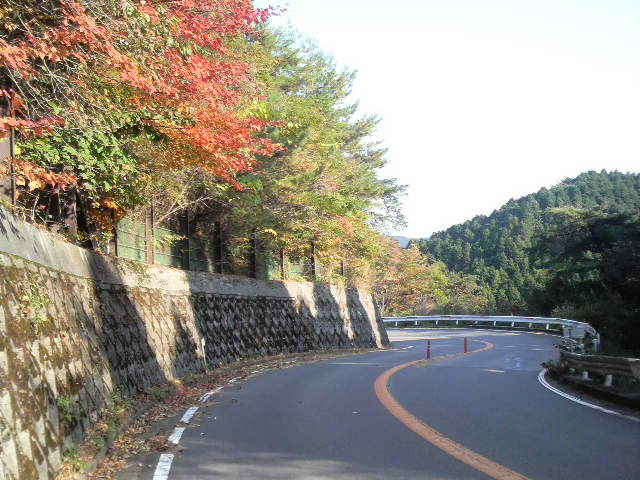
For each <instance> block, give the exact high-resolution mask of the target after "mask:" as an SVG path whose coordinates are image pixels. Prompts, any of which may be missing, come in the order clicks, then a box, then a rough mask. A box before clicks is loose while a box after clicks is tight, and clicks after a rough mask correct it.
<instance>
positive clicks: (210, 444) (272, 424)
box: [169, 329, 640, 480]
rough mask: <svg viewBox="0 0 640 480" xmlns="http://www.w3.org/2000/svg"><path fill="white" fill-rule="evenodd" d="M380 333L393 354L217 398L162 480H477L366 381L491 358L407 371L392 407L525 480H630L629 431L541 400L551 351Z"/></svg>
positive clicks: (283, 374) (264, 378)
mask: <svg viewBox="0 0 640 480" xmlns="http://www.w3.org/2000/svg"><path fill="white" fill-rule="evenodd" d="M397 332H398V333H393V332H392V337H393V338H396V339H397V340H396V342H395V345H396V347H397V349H396V350H394V351H382V352H375V353H369V354H364V355H357V356H351V357H342V358H339V359H335V360H328V361H323V362H319V363H315V364H307V365H303V366H299V367H295V368H290V369H285V370H275V371H271V372H268V373H265V374H263V375H260V376H257V377H254V378H251V379H249V380H246V381H245V382H242V383H240V384H236V385H233V386H230V387H227V388H225V389H223V390H222V391H220V392H219V393H217V394H216V395H215V396H214V400H215V402H216V403H215V404H214V405H213V406H211V407H209V408H206V409H201V410H200V411H201V413H200V414H199V416H197V417H196V418H195V419H194V422H193V426H191V427H189V428H187V429H186V431H185V432H184V434H183V436H182V439H181V440H180V445H181V446H182V447H183V450H182V451H181V452H179V453H177V454H176V455H175V458H174V460H173V464H172V466H171V471H170V474H169V479H171V480H173V479H176V480H177V479H184V480H186V479H200V478H203V479H205V478H211V479H213V478H215V479H274V480H275V479H278V480H281V479H332V480H343V479H344V480H346V479H443V480H444V479H447V480H452V479H486V478H488V477H487V476H486V475H484V474H482V473H480V472H478V471H476V470H474V469H473V468H471V467H469V466H467V465H465V464H464V463H462V462H460V461H458V460H456V459H454V458H453V457H451V456H449V455H448V454H446V453H444V452H443V451H441V450H439V449H437V448H436V447H434V446H432V445H431V444H430V443H427V442H426V441H425V440H423V439H422V438H420V437H419V436H418V435H416V434H415V433H413V432H412V431H410V430H409V429H407V427H405V426H404V425H403V424H402V423H400V422H399V421H398V420H396V419H395V418H394V417H393V416H391V415H390V414H389V412H388V411H387V410H386V409H385V408H384V407H383V406H382V404H381V403H380V402H379V401H378V399H377V398H376V396H375V395H374V391H373V383H374V381H375V379H376V378H377V377H378V376H379V375H380V374H381V373H382V372H384V371H386V370H388V369H390V368H391V367H394V366H396V365H398V364H401V363H405V362H409V361H411V360H417V359H419V358H424V354H425V349H424V347H425V341H424V340H421V339H418V338H419V337H424V336H425V335H428V336H430V337H443V338H441V339H439V340H434V341H432V355H433V356H437V355H444V354H450V353H457V352H460V351H461V350H462V336H464V335H467V336H468V337H469V340H470V342H469V346H470V348H471V349H473V348H477V347H478V346H480V344H479V343H477V342H474V339H478V340H484V341H487V342H491V343H492V344H493V345H494V347H493V348H492V349H491V350H488V351H485V352H481V353H476V354H471V355H466V356H460V357H455V358H449V359H444V360H439V361H436V362H431V363H430V364H429V365H428V366H426V367H423V368H418V367H409V368H405V369H403V370H401V371H399V372H398V373H396V374H395V375H394V376H393V377H392V378H391V381H390V383H389V390H390V391H391V393H392V394H393V396H394V397H395V399H396V400H397V401H398V402H400V404H402V406H403V407H404V408H406V409H407V410H409V411H410V412H411V413H412V414H413V415H414V416H416V417H418V418H419V419H420V420H422V421H423V422H424V423H426V424H428V425H429V426H431V427H433V428H435V429H436V430H438V431H440V432H441V433H442V434H444V435H446V436H447V437H449V438H450V439H452V440H454V441H456V442H458V443H459V444H461V445H463V446H464V447H466V448H468V449H470V450H473V451H475V452H476V453H478V454H480V455H483V456H485V457H487V458H489V459H491V460H493V461H494V462H497V463H499V464H501V465H503V466H504V467H507V468H509V469H511V470H514V471H515V472H517V473H519V474H522V475H524V476H526V477H528V478H531V479H540V480H555V479H558V480H569V479H581V480H582V479H584V480H587V479H594V480H605V479H625V480H638V479H640V423H634V422H632V421H630V420H627V419H624V418H619V417H615V416H611V415H607V414H605V413H602V412H599V411H596V410H592V409H590V408H587V407H585V406H582V405H578V404H576V403H573V402H570V401H568V400H567V399H565V398H563V397H560V396H558V395H556V394H554V393H552V392H550V391H549V390H547V389H545V388H543V387H542V386H541V385H540V384H539V383H538V381H537V375H538V373H539V371H540V369H541V367H540V363H541V362H543V361H545V360H548V359H552V358H555V357H557V350H556V349H555V348H554V344H555V343H557V342H558V339H557V338H556V337H552V336H548V335H537V334H531V333H518V334H513V333H511V334H510V333H508V332H492V331H478V330H475V331H473V330H413V329H412V330H404V331H397Z"/></svg>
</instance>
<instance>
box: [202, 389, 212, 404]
mask: <svg viewBox="0 0 640 480" xmlns="http://www.w3.org/2000/svg"><path fill="white" fill-rule="evenodd" d="M212 395H213V392H208V393H205V394H204V395H202V396H201V397H200V403H205V402H206V401H207V400H209V399H210V398H211V396H212Z"/></svg>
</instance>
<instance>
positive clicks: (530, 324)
mask: <svg viewBox="0 0 640 480" xmlns="http://www.w3.org/2000/svg"><path fill="white" fill-rule="evenodd" d="M532 325H533V323H531V322H529V330H531V326H532Z"/></svg>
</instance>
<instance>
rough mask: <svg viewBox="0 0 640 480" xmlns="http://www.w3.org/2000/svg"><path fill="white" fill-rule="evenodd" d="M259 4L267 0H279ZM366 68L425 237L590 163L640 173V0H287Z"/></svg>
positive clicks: (349, 60) (369, 100)
mask: <svg viewBox="0 0 640 480" xmlns="http://www.w3.org/2000/svg"><path fill="white" fill-rule="evenodd" d="M275 1H276V0H274V1H271V2H269V1H262V0H261V1H257V2H255V3H256V5H257V6H260V5H265V4H272V5H273V4H276V5H277V4H278V3H275ZM281 1H282V2H286V1H288V11H287V12H286V13H284V14H283V15H282V18H280V19H278V20H277V22H287V21H288V22H291V24H292V25H293V26H294V27H295V28H297V29H298V30H300V31H301V32H302V33H303V34H304V35H306V36H309V37H311V38H313V39H315V40H316V41H317V42H318V44H319V46H320V48H321V49H322V50H324V51H325V52H328V53H331V54H332V55H333V56H334V58H335V59H336V62H337V64H338V65H339V66H347V67H349V68H351V69H355V70H357V71H358V78H357V80H356V83H355V88H354V91H353V95H354V98H355V99H359V100H360V107H361V112H363V113H377V114H379V115H381V116H382V117H383V121H382V122H381V124H380V127H379V129H378V136H379V138H380V139H381V140H383V141H384V143H385V144H386V146H387V147H388V148H389V155H388V159H389V164H388V166H387V167H385V169H384V170H383V172H382V175H383V176H385V177H396V178H398V180H399V182H400V183H403V184H406V185H408V186H409V189H408V195H407V196H406V197H405V199H404V212H405V215H406V216H407V220H408V227H407V229H406V230H405V231H402V232H394V233H395V234H398V235H407V236H410V237H424V236H427V235H429V234H431V233H432V232H434V231H438V230H442V229H444V228H447V227H449V226H451V225H453V224H455V223H459V222H462V221H465V220H468V219H470V218H472V217H473V216H475V215H477V214H489V213H491V212H492V211H493V210H494V209H496V208H498V207H500V206H501V205H502V204H503V203H505V202H506V201H508V200H509V199H510V198H517V197H520V196H522V195H526V194H528V193H531V192H534V191H537V190H538V189H540V188H541V187H543V186H547V187H548V186H551V185H553V184H556V183H558V182H560V181H561V180H562V179H563V178H566V177H574V176H576V175H578V174H579V173H580V172H583V171H586V170H598V171H599V170H601V169H607V170H619V171H623V172H639V171H640V1H638V0H393V1H380V0H281Z"/></svg>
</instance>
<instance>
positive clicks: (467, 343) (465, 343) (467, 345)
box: [464, 337, 469, 353]
mask: <svg viewBox="0 0 640 480" xmlns="http://www.w3.org/2000/svg"><path fill="white" fill-rule="evenodd" d="M468 352H469V342H468V341H467V337H464V353H468Z"/></svg>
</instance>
